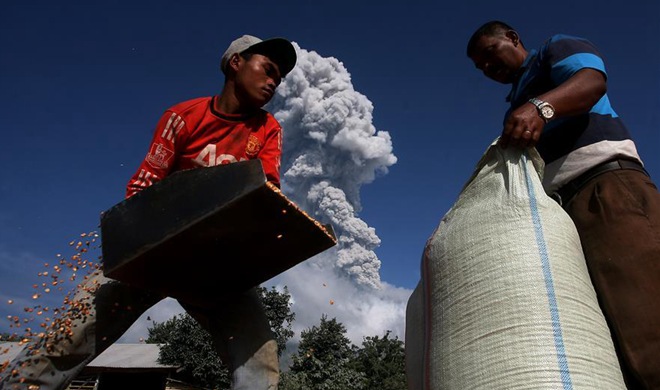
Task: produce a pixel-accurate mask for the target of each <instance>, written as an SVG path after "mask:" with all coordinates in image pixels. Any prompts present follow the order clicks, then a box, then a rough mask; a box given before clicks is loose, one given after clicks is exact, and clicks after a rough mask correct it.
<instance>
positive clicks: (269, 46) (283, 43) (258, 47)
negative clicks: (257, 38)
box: [243, 38, 297, 77]
mask: <svg viewBox="0 0 660 390" xmlns="http://www.w3.org/2000/svg"><path fill="white" fill-rule="evenodd" d="M243 53H255V54H261V55H264V56H266V57H268V58H270V59H271V61H273V62H274V63H276V64H277V67H278V68H280V74H281V75H282V77H284V76H286V75H287V74H288V73H289V72H290V71H291V69H293V67H294V66H295V65H296V60H297V55H296V49H295V48H294V47H293V45H292V44H291V42H289V41H288V40H286V39H284V38H271V39H266V40H264V41H261V42H259V43H255V44H254V45H252V46H250V47H248V48H247V49H245V50H244V51H243Z"/></svg>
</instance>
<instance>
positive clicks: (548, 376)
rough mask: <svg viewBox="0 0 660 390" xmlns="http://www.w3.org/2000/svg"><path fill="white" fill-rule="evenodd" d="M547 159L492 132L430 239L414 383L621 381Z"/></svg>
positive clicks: (410, 362) (417, 320)
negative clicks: (545, 182) (547, 187)
mask: <svg viewBox="0 0 660 390" xmlns="http://www.w3.org/2000/svg"><path fill="white" fill-rule="evenodd" d="M542 170H543V161H542V160H541V158H540V156H539V155H538V153H537V152H536V150H535V149H527V150H525V151H522V150H520V149H516V148H507V149H502V148H501V147H499V146H498V145H497V144H496V142H494V143H493V144H492V145H491V146H490V147H489V148H488V150H487V151H486V153H485V154H484V156H483V157H482V159H481V161H480V162H479V164H478V165H477V167H476V169H475V172H474V174H473V175H472V177H471V178H470V180H469V181H468V182H467V184H466V185H465V186H464V188H463V190H462V192H461V194H460V195H459V197H458V200H457V201H456V203H455V204H454V205H453V207H452V208H451V209H450V210H449V211H448V212H447V214H445V216H444V217H443V219H442V221H441V222H440V224H439V226H438V227H437V229H436V231H435V232H434V233H433V234H432V236H431V237H430V238H429V240H428V242H427V245H426V247H425V250H424V255H423V258H422V280H421V281H420V284H419V285H418V287H417V289H416V290H415V292H414V293H413V294H412V295H411V298H410V300H409V302H408V308H407V313H406V316H407V318H406V326H407V327H408V326H410V327H411V329H410V330H411V331H410V332H409V331H408V329H406V340H405V341H406V355H407V357H406V359H407V361H406V363H407V367H406V368H407V375H408V379H409V382H410V386H414V387H409V388H410V389H416V390H417V389H422V388H423V389H429V390H430V389H432V390H438V389H443V390H444V389H447V390H466V389H502V390H511V389H543V390H547V389H594V390H595V389H598V390H602V389H609V390H612V389H625V386H624V384H623V378H622V375H621V371H620V368H619V363H618V360H617V357H616V354H615V352H614V346H613V343H612V338H611V336H610V331H609V329H608V327H607V324H606V322H605V319H604V317H603V314H602V312H601V310H600V308H599V306H598V302H597V299H596V294H595V291H594V288H593V286H592V284H591V280H590V278H589V274H588V271H587V267H586V264H585V260H584V255H583V253H582V249H581V246H580V240H579V237H578V234H577V231H576V230H575V226H574V225H573V222H572V221H571V219H570V217H569V216H568V215H567V214H566V213H565V212H564V210H563V209H562V208H561V207H560V206H559V205H558V204H557V203H556V202H555V201H554V200H552V199H551V198H550V197H548V196H547V195H546V194H545V192H544V191H543V187H542V185H541V176H542ZM420 312H421V313H420ZM420 324H421V325H420ZM413 329H415V330H414V331H413ZM420 356H421V358H420ZM420 382H422V385H419V384H418V383H420Z"/></svg>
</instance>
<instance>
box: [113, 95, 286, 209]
mask: <svg viewBox="0 0 660 390" xmlns="http://www.w3.org/2000/svg"><path fill="white" fill-rule="evenodd" d="M215 99H216V98H215V97H204V98H197V99H192V100H188V101H185V102H182V103H179V104H177V105H175V106H173V107H171V108H170V109H168V110H167V111H165V113H164V114H163V116H162V117H161V118H160V121H159V122H158V125H157V126H156V131H155V133H154V137H153V139H152V141H151V145H150V146H149V151H148V152H147V156H146V157H145V158H144V160H143V161H142V163H141V164H140V167H139V168H138V170H137V172H135V174H134V175H133V177H131V179H130V180H129V182H128V185H127V186H126V197H127V198H128V197H130V196H133V195H134V194H136V193H137V192H138V191H140V190H142V189H144V188H146V187H148V186H150V185H152V184H153V183H155V182H157V181H159V180H162V179H163V178H164V177H165V176H167V175H169V174H170V173H172V172H175V171H179V170H182V169H191V168H199V167H211V166H214V165H219V164H229V163H232V162H237V161H245V160H250V159H255V158H258V159H260V160H261V163H262V165H263V168H264V172H265V174H266V178H267V179H268V181H270V182H272V183H273V184H275V185H277V186H278V187H279V185H280V173H279V169H280V157H281V154H282V128H281V126H280V124H279V123H278V122H277V120H276V119H275V117H273V116H272V115H271V114H270V113H268V112H266V111H264V110H258V111H257V112H255V113H254V114H251V115H228V114H224V113H221V112H218V111H216V110H215V109H214V108H213V102H214V101H215Z"/></svg>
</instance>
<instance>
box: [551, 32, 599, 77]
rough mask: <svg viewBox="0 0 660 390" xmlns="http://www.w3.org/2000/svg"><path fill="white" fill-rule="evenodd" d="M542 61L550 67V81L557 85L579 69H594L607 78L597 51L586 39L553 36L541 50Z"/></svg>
mask: <svg viewBox="0 0 660 390" xmlns="http://www.w3.org/2000/svg"><path fill="white" fill-rule="evenodd" d="M541 52H542V54H543V60H544V62H545V63H546V65H548V66H549V67H550V77H551V78H552V81H553V82H554V83H555V84H556V85H559V84H561V83H563V82H564V81H566V80H568V79H569V78H570V77H571V76H573V75H574V74H575V73H577V72H578V71H579V70H581V69H585V68H591V69H596V70H598V71H600V72H602V73H603V75H605V77H607V72H606V71H605V63H604V62H603V59H602V57H601V55H600V53H599V52H598V49H596V47H595V46H594V45H593V44H592V43H591V42H589V41H588V40H586V39H583V38H577V37H571V36H568V35H554V36H553V37H551V38H550V39H549V40H548V41H547V42H546V43H545V45H544V46H543V48H542V49H541Z"/></svg>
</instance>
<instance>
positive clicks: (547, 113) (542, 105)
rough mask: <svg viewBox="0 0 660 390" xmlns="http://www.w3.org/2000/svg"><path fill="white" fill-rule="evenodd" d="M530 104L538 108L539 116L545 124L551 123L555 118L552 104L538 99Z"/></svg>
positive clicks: (531, 100)
mask: <svg viewBox="0 0 660 390" xmlns="http://www.w3.org/2000/svg"><path fill="white" fill-rule="evenodd" d="M529 102H530V103H532V104H533V105H535V106H536V109H537V110H538V112H539V116H540V117H541V119H543V121H544V122H545V123H548V122H550V120H552V118H554V117H555V108H554V107H552V104H550V103H548V102H544V101H543V100H540V99H537V98H531V99H529Z"/></svg>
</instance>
